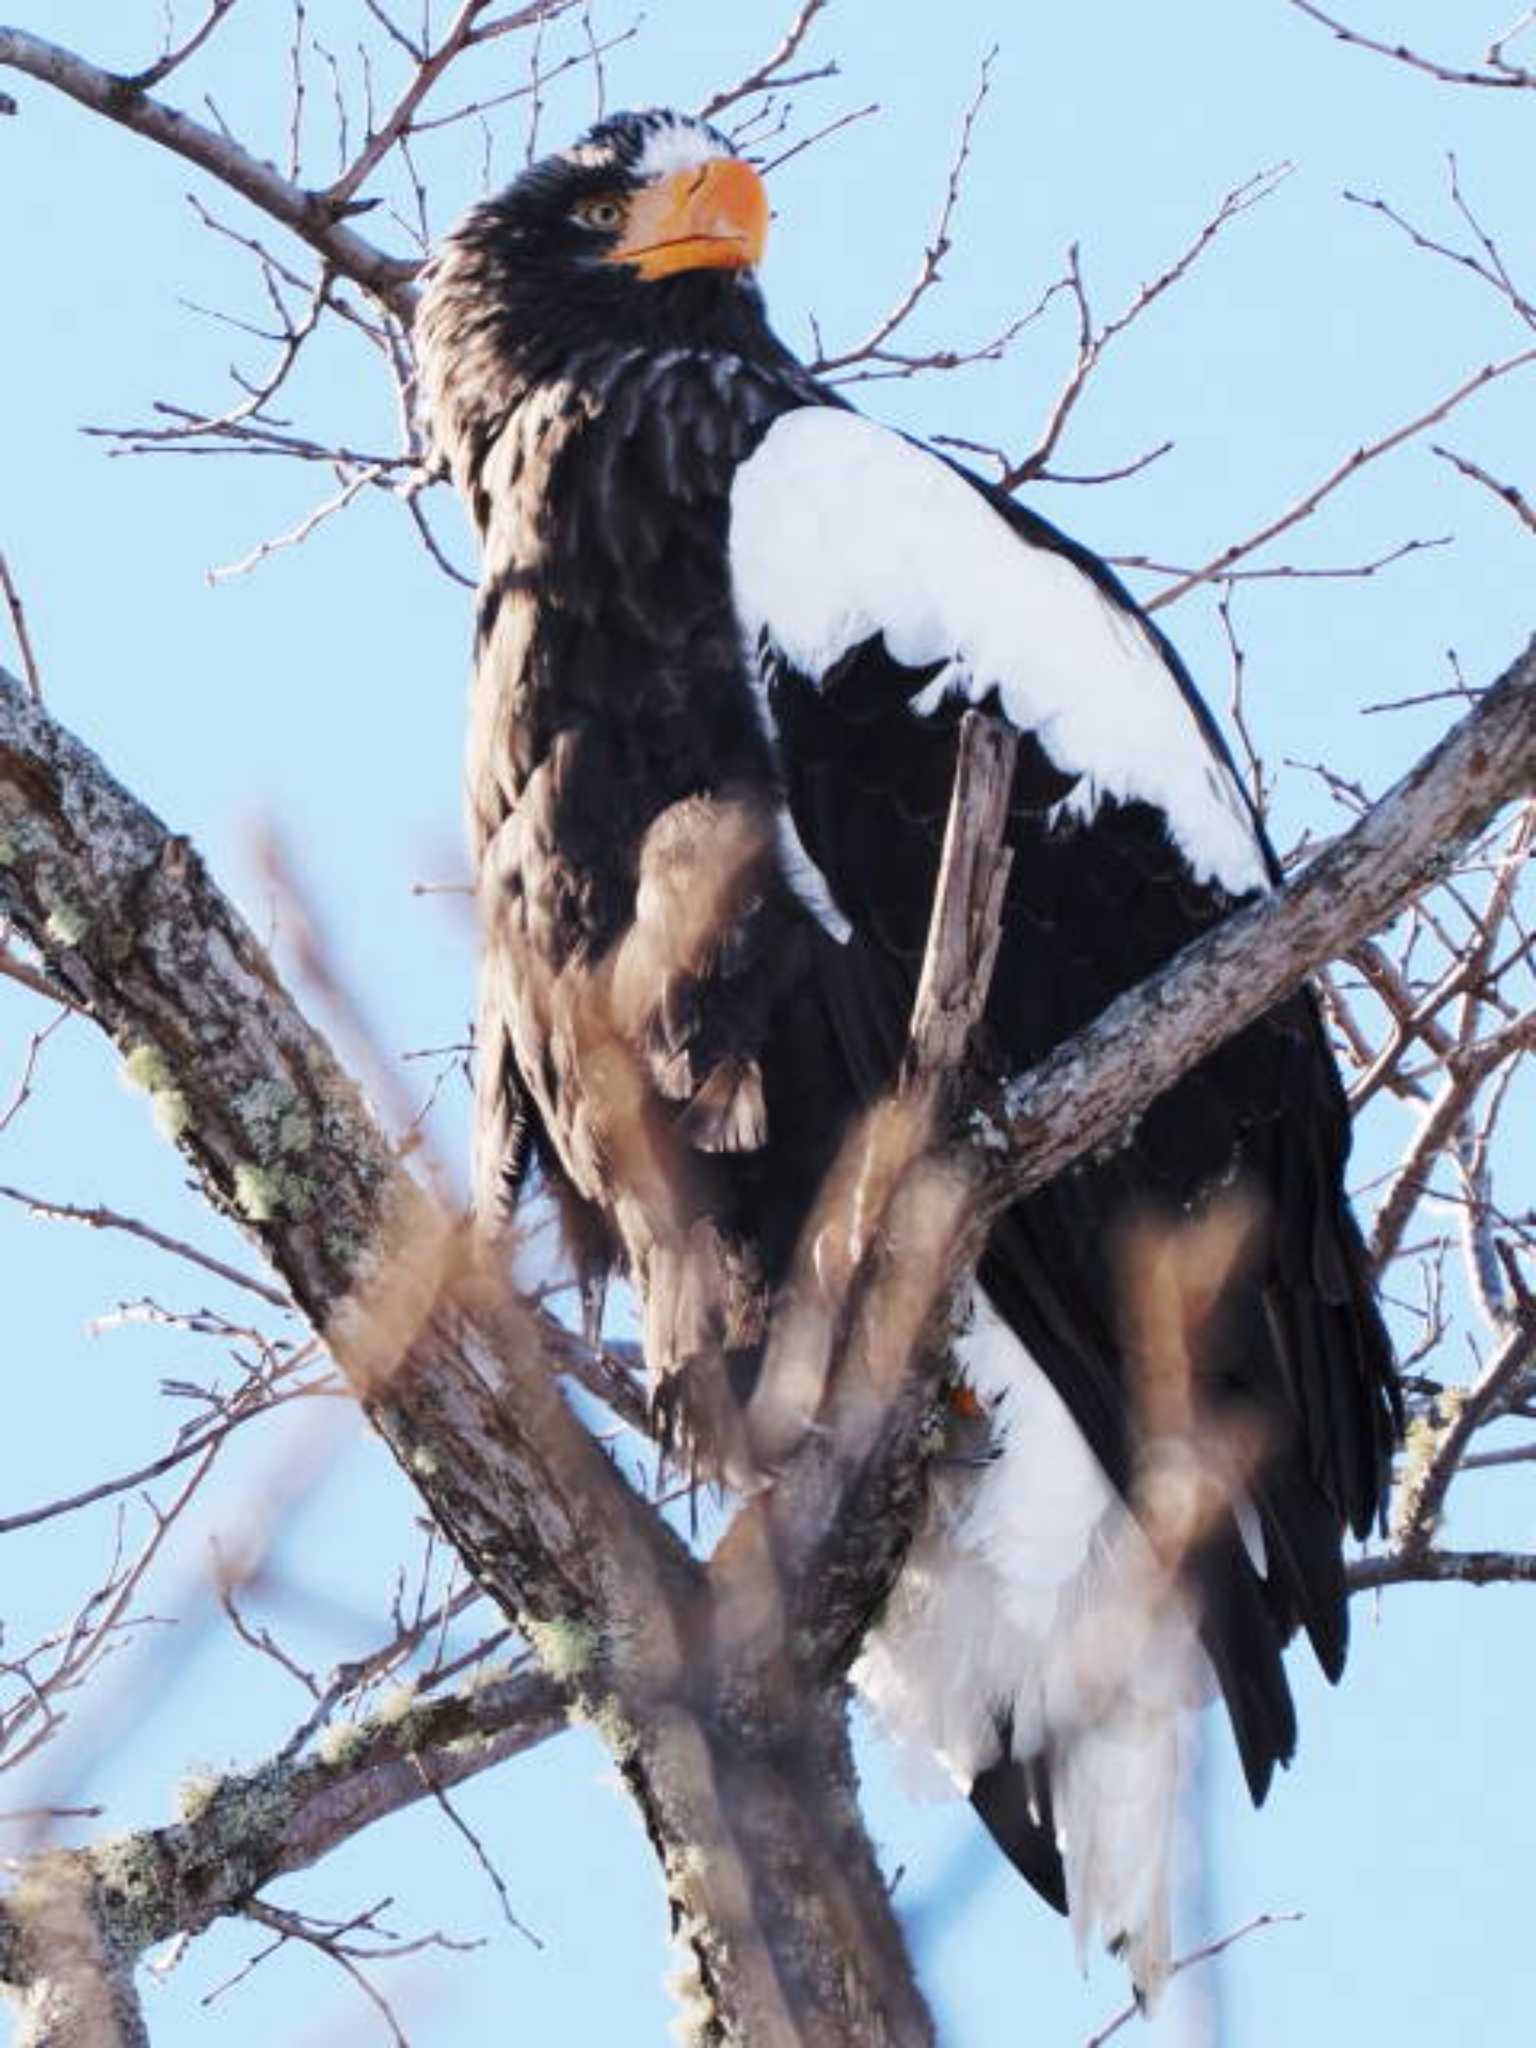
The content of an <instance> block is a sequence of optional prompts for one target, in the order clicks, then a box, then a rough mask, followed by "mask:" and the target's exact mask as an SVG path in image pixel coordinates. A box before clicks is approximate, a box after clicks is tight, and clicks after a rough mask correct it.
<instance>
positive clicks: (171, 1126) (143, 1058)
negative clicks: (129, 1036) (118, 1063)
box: [123, 1045, 192, 1145]
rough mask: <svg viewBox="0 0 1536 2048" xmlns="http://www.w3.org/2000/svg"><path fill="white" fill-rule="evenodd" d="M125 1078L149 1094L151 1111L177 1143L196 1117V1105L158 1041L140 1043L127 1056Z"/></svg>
mask: <svg viewBox="0 0 1536 2048" xmlns="http://www.w3.org/2000/svg"><path fill="white" fill-rule="evenodd" d="M123 1079H124V1080H125V1081H126V1082H127V1083H128V1085H129V1087H130V1088H140V1089H142V1090H143V1091H144V1093H145V1094H146V1095H148V1097H149V1109H150V1115H151V1116H152V1117H153V1118H154V1120H155V1128H156V1130H158V1131H159V1133H160V1135H161V1136H162V1137H163V1138H168V1139H169V1140H170V1142H171V1143H172V1144H173V1145H174V1144H175V1142H176V1140H177V1139H178V1138H180V1137H181V1136H182V1134H183V1133H184V1132H185V1131H186V1129H187V1126H188V1125H189V1124H190V1123H191V1121H192V1105H191V1103H190V1102H188V1100H187V1098H186V1096H185V1095H184V1094H183V1093H182V1091H181V1090H180V1089H179V1088H178V1087H177V1085H176V1077H175V1075H174V1074H173V1073H172V1072H171V1067H170V1062H169V1061H168V1060H167V1059H166V1057H165V1054H164V1053H163V1052H162V1051H161V1050H160V1048H159V1047H158V1046H156V1045H136V1046H134V1047H133V1048H132V1050H131V1051H130V1052H128V1053H126V1054H125V1055H124V1058H123Z"/></svg>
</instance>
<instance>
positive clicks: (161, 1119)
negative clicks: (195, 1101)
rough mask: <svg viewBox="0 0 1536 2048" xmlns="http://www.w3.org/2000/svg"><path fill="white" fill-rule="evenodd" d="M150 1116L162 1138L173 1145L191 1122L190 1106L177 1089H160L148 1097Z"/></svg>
mask: <svg viewBox="0 0 1536 2048" xmlns="http://www.w3.org/2000/svg"><path fill="white" fill-rule="evenodd" d="M149 1112H150V1115H151V1116H152V1117H153V1118H154V1120H155V1129H156V1130H157V1131H158V1132H159V1133H160V1135H161V1137H162V1138H168V1139H169V1140H170V1142H171V1143H172V1144H173V1145H174V1144H175V1142H176V1140H177V1139H178V1138H179V1137H180V1136H181V1135H182V1133H183V1132H184V1131H185V1130H186V1128H187V1125H188V1124H189V1123H191V1121H192V1105H191V1103H190V1102H188V1100H187V1098H186V1097H185V1095H183V1094H182V1092H181V1090H180V1089H179V1088H160V1089H157V1090H156V1091H155V1093H154V1094H153V1095H152V1096H151V1097H150V1103H149Z"/></svg>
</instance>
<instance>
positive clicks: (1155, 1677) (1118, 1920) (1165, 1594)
mask: <svg viewBox="0 0 1536 2048" xmlns="http://www.w3.org/2000/svg"><path fill="white" fill-rule="evenodd" d="M956 1351H957V1354H958V1356H959V1359H960V1362H961V1364H962V1365H963V1367H964V1370H965V1373H966V1377H967V1380H968V1382H969V1385H970V1387H971V1389H972V1391H973V1392H974V1393H975V1395H976V1397H977V1399H978V1401H979V1402H980V1403H981V1405H982V1407H983V1409H984V1410H986V1411H987V1412H988V1414H989V1416H990V1421H991V1439H992V1445H993V1448H994V1452H995V1455H993V1456H992V1457H990V1458H989V1459H987V1460H986V1461H985V1462H982V1463H979V1464H976V1463H971V1464H965V1463H960V1462H953V1463H949V1464H945V1463H943V1462H941V1463H940V1464H939V1465H938V1467H937V1469H936V1470H935V1473H934V1478H933V1485H932V1489H931V1494H930V1499H929V1504H928V1507H927V1510H926V1512H925V1517H924V1521H923V1523H922V1525H921V1526H920V1528H919V1530H918V1534H917V1536H916V1538H915V1539H914V1542H913V1545H912V1548H911V1551H910V1552H909V1554H908V1559H907V1563H906V1565H905V1566H904V1568H903V1571H902V1574H901V1577H900V1579H899V1580H898V1581H897V1584H896V1586H895V1587H894V1588H893V1590H892V1593H891V1596H890V1599H889V1600H888V1602H887V1604H886V1608H885V1611H884V1613H883V1614H882V1616H881V1619H880V1621H879V1623H878V1625H877V1626H876V1628H874V1629H873V1630H872V1631H871V1632H870V1635H869V1637H868V1638H867V1640H866V1643H865V1647H864V1652H863V1654H862V1656H861V1657H860V1659H859V1662H858V1664H857V1665H856V1666H855V1668H854V1678H855V1681H856V1683H857V1684H858V1686H859V1688H860V1690H861V1691H862V1692H863V1693H864V1694H865V1696H866V1698H867V1699H868V1700H869V1701H870V1704H871V1705H872V1706H873V1708H874V1709H875V1711H876V1713H877V1714H878V1715H879V1717H880V1719H881V1721H882V1722H883V1723H884V1725H885V1727H886V1728H887V1730H888V1731H889V1732H890V1734H891V1735H892V1736H894V1737H895V1738H896V1739H897V1740H898V1742H900V1743H901V1745H902V1746H903V1748H904V1749H906V1750H907V1752H908V1756H909V1760H910V1761H911V1762H912V1763H917V1762H918V1761H919V1756H923V1757H926V1758H927V1759H932V1758H935V1757H936V1758H937V1760H938V1761H939V1763H940V1764H942V1765H943V1767H944V1771H945V1774H946V1775H947V1778H948V1781H949V1786H948V1789H951V1790H955V1791H959V1792H961V1793H969V1792H970V1790H971V1787H972V1784H973V1783H974V1781H975V1779H976V1778H977V1777H978V1776H979V1775H980V1773H981V1772H983V1771H985V1770H986V1769H987V1768H988V1767H989V1766H990V1765H992V1764H994V1763H996V1762H997V1761H998V1760H999V1758H1000V1757H1001V1756H1002V1755H1003V1744H1004V1742H1005V1740H1006V1741H1007V1742H1008V1746H1009V1749H1010V1751H1011V1754H1012V1755H1013V1756H1014V1757H1015V1758H1017V1759H1019V1760H1020V1761H1026V1760H1029V1759H1031V1758H1036V1757H1044V1758H1046V1759H1047V1760H1048V1768H1049V1774H1050V1782H1051V1795H1052V1805H1053V1808H1054V1818H1055V1829H1056V1839H1057V1845H1058V1847H1059V1849H1060V1852H1061V1857H1062V1862H1063V1865H1064V1868H1065V1873H1066V1885H1067V1898H1068V1905H1069V1910H1070V1913H1071V1918H1072V1925H1073V1929H1074V1932H1075V1934H1076V1937H1077V1941H1078V1946H1079V1950H1080V1952H1081V1950H1082V1949H1083V1948H1084V1947H1085V1946H1086V1943H1087V1942H1088V1940H1089V1938H1090V1937H1091V1936H1092V1935H1093V1933H1094V1932H1095V1930H1097V1931H1098V1932H1099V1934H1100V1935H1101V1937H1102V1939H1103V1940H1104V1941H1105V1943H1106V1944H1107V1945H1108V1946H1109V1947H1110V1949H1111V1950H1113V1951H1114V1952H1115V1953H1116V1954H1118V1955H1121V1956H1123V1957H1124V1959H1125V1961H1126V1963H1127V1965H1128V1967H1129V1969H1130V1973H1131V1977H1132V1980H1133V1982H1134V1984H1135V1987H1136V1993H1137V1996H1138V1998H1139V1999H1140V2000H1141V2001H1142V2002H1143V2003H1145V2004H1151V2003H1152V2001H1154V2000H1155V1999H1156V1997H1157V1994H1158V1992H1159V1991H1160V1990H1161V1989H1162V1986H1163V1984H1164V1982H1165V1981H1166V1978H1167V1975H1168V1967H1169V1908H1168V1898H1169V1862H1170V1857H1171V1852H1172V1842H1173V1832H1174V1822H1175V1817H1176V1808H1177V1800H1178V1788H1179V1778H1180V1723H1181V1720H1182V1717H1183V1715H1184V1713H1185V1711H1186V1710H1187V1709H1189V1708H1190V1707H1192V1706H1195V1705H1197V1704H1199V1703H1200V1701H1201V1700H1202V1699H1203V1698H1205V1697H1208V1696H1209V1693H1210V1691H1211V1690H1212V1679H1211V1673H1210V1670H1209V1666H1208V1664H1207V1663H1206V1659H1205V1656H1204V1653H1203V1652H1202V1651H1201V1649H1200V1645H1199V1640H1198V1634H1197V1629H1196V1624H1195V1619H1194V1616H1193V1614H1192V1612H1191V1611H1190V1608H1189V1606H1188V1604H1187V1602H1186V1601H1185V1599H1184V1597H1183V1595H1182V1594H1181V1593H1180V1592H1179V1590H1178V1589H1177V1587H1176V1586H1174V1585H1173V1584H1171V1583H1170V1581H1169V1578H1168V1574H1167V1572H1166V1570H1165V1569H1164V1568H1163V1567H1162V1566H1161V1565H1160V1564H1159V1562H1158V1560H1157V1558H1156V1556H1155V1555H1154V1552H1153V1549H1152V1546H1151V1545H1150V1544H1149V1543H1148V1541H1147V1539H1146V1537H1145V1536H1144V1534H1143V1533H1142V1530H1141V1529H1140V1527H1139V1526H1138V1524H1137V1522H1136V1520H1135V1518H1134V1517H1133V1516H1132V1515H1131V1513H1130V1511H1129V1510H1128V1509H1127V1508H1126V1507H1125V1505H1124V1503H1123V1502H1122V1501H1121V1499H1120V1497H1119V1495H1118V1494H1117V1493H1116V1491H1115V1489H1114V1488H1113V1487H1112V1486H1111V1484H1110V1482H1109V1480H1108V1478H1107V1477H1106V1475H1105V1473H1104V1471H1103V1469H1102V1467H1101V1466H1100V1465H1099V1464H1098V1462H1097V1460H1096V1459H1095V1458H1094V1457H1093V1455H1092V1453H1091V1452H1090V1450H1089V1449H1088V1446H1087V1444H1086V1443H1085V1441H1084V1440H1083V1437H1082V1435H1081V1433H1080V1432H1079V1430H1078V1429H1077V1427H1076V1425H1075V1424H1074V1422H1073V1421H1072V1419H1071V1417H1070V1415H1069V1414H1068V1412H1067V1409H1066V1407H1065V1404H1064V1403H1063V1402H1062V1400H1061V1398H1060V1396H1059V1395H1058V1394H1057V1393H1056V1391H1055V1389H1054V1388H1053V1387H1052V1386H1051V1384H1050V1382H1049V1381H1048V1380H1047V1379H1046V1377H1045V1375H1044V1374H1043V1373H1042V1372H1041V1371H1040V1368H1039V1367H1038V1366H1037V1365H1036V1364H1035V1362H1034V1360H1033V1359H1032V1358H1031V1357H1030V1356H1029V1354H1028V1352H1027V1351H1025V1349H1024V1347H1023V1346H1022V1345H1021V1344H1020V1343H1019V1341H1018V1339H1017V1338H1016V1337H1015V1336H1014V1335H1013V1333H1012V1332H1011V1331H1010V1330H1009V1329H1008V1328H1007V1326H1006V1325H1005V1324H1004V1323H1003V1322H1002V1321H1001V1319H1000V1318H999V1317H998V1316H997V1315H996V1314H995V1312H994V1311H993V1310H992V1308H991V1305H990V1304H989V1303H988V1302H987V1301H986V1299H985V1297H984V1296H982V1295H980V1294H979V1293H978V1295H977V1296H976V1300H975V1306H974V1310H973V1313H972V1316H971V1320H970V1324H969V1327H968V1328H967V1330H966V1331H965V1332H964V1334H963V1335H962V1336H961V1338H960V1339H959V1340H958V1342H957V1345H956ZM913 1752H917V1753H918V1755H914V1754H913ZM934 1776H935V1773H934V1772H933V1770H932V1765H931V1762H929V1763H928V1767H927V1778H928V1781H929V1783H930V1785H931V1783H932V1781H933V1778H934Z"/></svg>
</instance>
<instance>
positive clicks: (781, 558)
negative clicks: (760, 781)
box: [731, 406, 1267, 895]
mask: <svg viewBox="0 0 1536 2048" xmlns="http://www.w3.org/2000/svg"><path fill="white" fill-rule="evenodd" d="M731 569H732V575H733V578H734V584H735V596H736V605H737V610H738V613H739V615H740V619H741V624H742V628H743V636H744V640H745V644H746V646H747V648H748V649H749V650H756V649H757V648H758V647H759V646H760V644H761V636H762V635H766V637H767V640H768V642H769V643H770V644H771V645H772V646H773V647H775V648H777V649H778V651H779V652H780V653H781V654H782V655H783V656H784V657H785V658H786V659H787V660H788V661H789V662H790V663H791V664H792V665H793V666H794V667H795V668H796V669H798V670H799V671H800V672H801V673H802V674H803V675H806V676H808V677H811V678H819V677H821V676H823V675H825V674H826V673H827V671H828V670H829V669H830V668H831V666H832V664H833V663H834V662H835V661H837V660H838V659H839V657H840V656H842V655H843V654H845V653H847V651H848V649H849V648H850V647H854V646H856V645H857V644H858V643H859V641H861V640H865V639H868V638H869V637H870V636H871V635H873V634H876V633H879V634H883V635H884V638H885V644H886V646H887V648H888V649H889V651H890V654H891V656H892V658H893V659H894V660H896V661H898V662H902V663H904V664H907V665H909V666H912V667H922V666H927V665H929V664H931V663H933V662H944V663H945V664H946V667H945V669H944V671H943V673H942V674H941V675H940V676H938V677H937V678H936V679H935V681H934V682H933V683H931V684H930V685H929V686H928V687H927V688H926V689H925V690H924V691H923V692H922V693H921V695H920V696H919V697H918V698H916V699H915V700H914V707H913V708H914V709H915V710H916V711H918V712H919V713H927V712H931V711H932V710H933V709H934V708H935V707H936V706H937V705H938V704H939V703H940V702H941V701H942V700H943V698H944V697H945V696H946V695H948V694H949V693H951V692H955V693H958V694H960V695H962V696H964V697H966V698H968V699H969V700H971V701H972V702H975V701H977V700H978V699H979V698H981V697H982V696H984V695H985V694H986V692H987V691H988V690H989V689H992V688H996V690H997V691H998V693H999V696H1000V698H1001V701H1002V705H1003V709H1004V711H1005V712H1006V713H1007V715H1008V717H1009V718H1010V719H1011V720H1012V721H1013V722H1014V724H1015V725H1017V726H1018V727H1019V729H1020V730H1021V731H1025V732H1032V733H1034V735H1035V737H1036V738H1037V739H1038V740H1039V742H1040V744H1041V746H1042V747H1043V748H1044V749H1045V751H1046V753H1047V754H1048V756H1049V757H1050V759H1051V761H1052V762H1053V763H1054V764H1055V765H1056V766H1057V767H1058V768H1060V769H1062V770H1063V772H1064V773H1067V774H1071V775H1078V776H1081V777H1082V782H1081V784H1080V786H1079V788H1078V789H1077V790H1076V791H1074V792H1073V794H1072V796H1071V797H1070V798H1069V799H1068V801H1067V804H1066V805H1065V806H1064V807H1063V809H1064V811H1065V812H1066V813H1068V814H1072V815H1076V816H1079V817H1083V818H1088V817H1091V816H1092V814H1093V812H1094V810H1095V809H1096V808H1097V806H1098V804H1099V803H1100V802H1101V800H1102V799H1103V798H1104V797H1106V796H1109V797H1116V798H1120V799H1122V800H1129V799H1135V798H1139V799H1142V800H1143V801H1145V802H1147V803H1151V804H1155V805H1156V806H1157V807H1158V808H1159V809H1160V810H1161V811H1162V812H1163V814H1164V815H1165V817H1166V818H1167V820H1168V828H1169V831H1170V833H1171V834H1172V836H1173V838H1174V840H1175V842H1176V843H1177V845H1178V847H1179V849H1180V851H1181V852H1182V853H1183V855H1184V857H1185V859H1186V860H1187V861H1188V862H1189V865H1190V868H1191V870H1192V871H1193V873H1194V874H1195V876H1196V877H1197V878H1198V879H1199V880H1202V881H1215V882H1218V883H1220V884H1221V885H1222V886H1223V887H1224V888H1226V889H1228V890H1229V891H1231V892H1232V893H1233V894H1234V895H1240V894H1242V893H1244V892H1245V891H1247V890H1250V889H1257V888H1263V887H1265V886H1266V881H1267V878H1266V874H1265V869H1264V862H1263V858H1262V856H1261V854H1260V850H1259V845H1258V841H1257V839H1256V837H1255V834H1254V829H1253V825H1252V822H1251V819H1250V818H1249V815H1248V812H1247V810H1246V808H1245V806H1244V804H1243V801H1242V797H1241V795H1240V792H1239V791H1238V788H1237V785H1236V783H1235V781H1234V779H1233V776H1232V773H1231V771H1230V769H1229V768H1228V767H1227V765H1226V763H1225V762H1224V761H1222V760H1221V758H1220V757H1219V756H1218V755H1217V754H1216V753H1214V752H1213V750H1212V748H1211V746H1210V743H1209V741H1208V740H1207V739H1206V737H1205V734H1204V733H1203V732H1202V730H1201V729H1200V726H1199V724H1198V722H1197V720H1196V718H1195V715H1194V712H1193V711H1192V709H1191V708H1190V706H1189V704H1188V702H1187V701H1186V700H1185V697H1184V695H1183V692H1182V691H1181V690H1180V689H1179V686H1178V684H1177V682H1176V681H1175V679H1174V677H1173V675H1172V674H1171V673H1170V671H1169V669H1168V667H1167V665H1166V663H1165V662H1164V660H1163V658H1162V656H1161V654H1160V653H1159V652H1158V649H1157V646H1156V644H1155V642H1154V641H1153V639H1152V638H1151V636H1150V634H1149V633H1148V632H1147V631H1146V630H1145V628H1144V627H1143V626H1142V625H1141V623H1140V622H1139V621H1138V620H1137V619H1135V618H1134V617H1132V616H1131V615H1130V614H1129V613H1127V612H1124V611H1122V610H1121V609H1120V608H1119V607H1118V606H1117V605H1114V604H1112V603H1111V602H1110V600H1109V599H1108V598H1107V597H1106V596H1105V595H1104V593H1103V592H1102V591H1101V590H1099V588H1098V587H1097V585H1096V584H1094V583H1093V582H1092V581H1091V579H1090V578H1088V577H1087V576H1085V575H1084V574H1083V572H1082V571H1081V570H1080V569H1078V568H1076V567H1075V566H1074V565H1073V564H1072V563H1071V562H1070V561H1068V560H1067V558H1066V557H1065V556H1064V555H1059V554H1055V553H1053V552H1052V551H1050V550H1049V549H1046V548H1040V547H1031V546H1029V545H1028V544H1027V543H1026V542H1024V541H1023V540H1021V539H1020V537H1019V536H1018V535H1017V534H1016V533H1015V532H1014V531H1013V529H1012V528H1011V527H1010V526H1009V525H1008V524H1007V523H1006V521H1005V520H1004V519H1003V518H1002V517H1001V515H1000V514H999V513H997V512H996V511H994V510H993V508H992V506H991V505H989V504H988V503H987V501H986V499H985V498H984V497H982V495H981V494H980V492H979V491H977V490H976V489H975V488H974V487H973V486H972V485H970V484H969V483H967V482H966V481H965V479H964V478H963V477H961V476H959V475H958V474H957V473H956V472H955V471H954V470H952V469H951V468H950V467H949V466H948V465H947V464H946V463H943V462H941V461H939V460H938V458H937V457H936V456H933V455H931V454H929V453H928V452H927V451H926V450H924V449H922V448H919V447H917V446H915V445H914V444H913V443H912V442H910V441H907V440H904V439H903V438H902V437H901V435H899V434H896V433H893V432H892V431H891V430H890V429H889V428H886V427H882V426H879V425H878V424H876V422H875V421H873V420H867V419H863V418H861V417H860V416H859V415H858V414H856V413H845V412H841V411H838V410H837V409H835V408H833V407H830V406H806V407H803V408H801V409H800V410H798V411H795V412H791V413H786V414H785V415H784V417H783V418H781V419H779V420H777V421H775V423H774V425H773V426H772V427H771V428H770V429H769V431H768V433H767V434H766V435H765V436H764V438H763V441H762V443H761V445H760V446H759V447H758V449H757V450H756V452H755V453H754V454H753V455H752V456H751V458H750V459H749V460H748V461H747V462H745V463H743V464H742V466H741V468H740V469H739V470H738V471H737V475H736V482H735V486H734V488H733V490H732V494H731Z"/></svg>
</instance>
